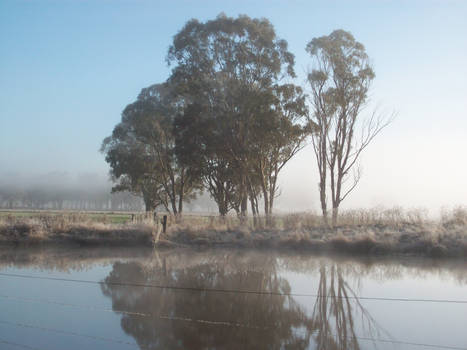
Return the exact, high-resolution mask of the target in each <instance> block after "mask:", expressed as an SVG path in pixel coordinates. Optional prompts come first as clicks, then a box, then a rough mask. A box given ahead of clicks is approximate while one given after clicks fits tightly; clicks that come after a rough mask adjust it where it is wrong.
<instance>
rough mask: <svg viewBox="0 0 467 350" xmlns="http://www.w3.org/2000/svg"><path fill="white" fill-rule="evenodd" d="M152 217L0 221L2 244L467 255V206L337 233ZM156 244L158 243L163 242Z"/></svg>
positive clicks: (345, 225) (369, 222) (401, 215)
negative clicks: (435, 215)
mask: <svg viewBox="0 0 467 350" xmlns="http://www.w3.org/2000/svg"><path fill="white" fill-rule="evenodd" d="M161 229H162V227H161V225H160V223H157V222H156V223H154V222H153V221H152V218H148V219H144V220H138V222H134V223H132V222H127V223H124V224H117V223H112V222H111V221H110V220H107V221H105V220H100V221H98V220H96V219H95V218H94V217H92V216H90V215H89V214H57V213H53V215H52V214H51V215H47V214H45V213H42V214H41V215H39V216H12V215H10V216H1V217H0V243H3V244H10V243H14V244H34V243H78V244H81V245H85V244H87V245H89V244H95V245H99V244H100V245H121V246H127V245H141V246H152V245H195V246H235V247H262V248H274V249H281V248H292V249H300V250H308V251H315V252H329V251H332V252H341V253H348V254H356V255H363V254H368V255H382V254H404V255H407V254H408V255H425V256H434V257H440V256H457V257H467V208H464V207H458V208H455V209H453V210H450V211H445V212H443V213H442V215H441V217H440V219H438V220H433V219H429V218H428V217H427V215H426V213H424V212H423V211H420V210H418V211H417V210H412V211H404V210H401V209H398V208H395V209H388V210H376V209H374V210H352V211H345V212H342V214H341V216H340V218H339V222H338V224H337V225H336V227H334V228H330V227H327V226H325V225H324V224H323V221H322V218H321V217H320V216H319V215H316V214H310V213H297V214H288V215H281V216H275V217H273V218H270V219H269V220H266V219H265V218H264V217H260V218H256V219H254V218H251V217H249V218H248V219H247V220H244V221H241V220H239V219H238V218H237V217H233V216H231V217H230V216H229V217H226V218H220V217H214V216H211V217H206V216H193V215H185V216H184V217H183V218H182V219H179V220H175V219H174V218H169V222H168V229H167V232H166V233H165V234H161V235H159V233H160V231H161ZM156 241H157V242H156Z"/></svg>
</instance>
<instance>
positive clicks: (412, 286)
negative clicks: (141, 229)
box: [0, 248, 467, 350]
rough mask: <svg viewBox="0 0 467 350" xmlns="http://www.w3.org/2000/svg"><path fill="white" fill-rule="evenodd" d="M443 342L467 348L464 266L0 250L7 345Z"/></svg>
mask: <svg viewBox="0 0 467 350" xmlns="http://www.w3.org/2000/svg"><path fill="white" fill-rule="evenodd" d="M167 286H168V287H171V288H162V287H167ZM435 300H436V301H435ZM439 300H444V302H439ZM454 301H457V302H454ZM459 301H464V303H462V302H459ZM423 344H424V345H423ZM430 346H431V347H430ZM442 346H444V347H445V348H460V349H467V263H466V262H464V261H459V260H457V261H436V260H427V259H415V258H404V259H402V258H399V259H396V260H394V259H393V260H390V259H351V258H343V257H324V256H312V255H299V254H293V253H283V252H282V253H280V252H267V251H262V250H260V251H254V250H247V251H245V250H242V251H240V250H203V251H197V250H189V249H183V250H168V251H162V252H155V251H153V250H151V249H147V250H141V249H115V248H114V249H102V248H100V249H97V248H96V249H87V248H83V249H71V250H70V249H64V248H61V249H59V248H48V249H4V248H3V249H0V349H19V348H25V349H47V350H55V349H331V350H332V349H433V348H442Z"/></svg>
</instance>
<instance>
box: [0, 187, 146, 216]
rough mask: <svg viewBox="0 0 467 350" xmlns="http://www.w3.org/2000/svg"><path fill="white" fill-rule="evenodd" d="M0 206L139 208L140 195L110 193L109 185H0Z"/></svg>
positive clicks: (23, 207)
mask: <svg viewBox="0 0 467 350" xmlns="http://www.w3.org/2000/svg"><path fill="white" fill-rule="evenodd" d="M0 208H2V209H48V210H113V211H118V210H121V211H139V210H141V209H142V208H143V202H142V200H141V198H140V197H138V196H135V195H133V194H131V193H129V192H119V193H110V191H109V190H108V188H102V189H99V190H92V191H89V190H85V189H81V188H64V189H57V188H51V187H44V186H42V185H36V186H26V187H19V186H11V185H10V186H0Z"/></svg>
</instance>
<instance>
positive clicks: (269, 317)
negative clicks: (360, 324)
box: [102, 254, 378, 350]
mask: <svg viewBox="0 0 467 350" xmlns="http://www.w3.org/2000/svg"><path fill="white" fill-rule="evenodd" d="M179 258H180V257H179ZM182 260H185V261H187V260H189V259H187V257H182V258H181V259H177V257H171V256H168V257H166V258H162V259H155V260H154V261H152V262H151V263H149V264H148V263H141V262H117V263H115V264H114V265H113V269H112V271H111V273H110V274H109V276H108V277H107V278H106V279H105V281H104V282H105V283H104V284H103V285H102V290H103V293H104V294H105V295H106V296H108V297H111V298H112V307H113V310H115V311H117V312H118V311H129V312H131V313H132V314H128V313H122V320H121V326H122V328H123V330H124V331H125V332H126V333H127V334H129V335H131V336H132V337H134V339H135V340H136V341H137V343H138V345H139V346H140V347H141V348H142V349H187V348H189V349H239V348H242V349H308V348H311V349H315V348H316V349H320V350H321V349H355V350H356V349H360V347H359V343H358V341H357V339H356V338H355V335H356V334H355V317H354V314H355V313H358V314H359V315H361V316H362V318H361V321H364V322H366V323H367V324H368V330H369V332H374V331H375V330H377V329H378V328H377V326H376V323H375V322H374V320H373V319H372V318H371V316H370V315H369V314H368V312H367V311H366V310H365V309H364V308H363V306H362V305H361V304H360V302H359V301H358V300H353V299H352V300H349V299H347V297H348V296H355V293H354V292H353V291H352V289H351V288H350V286H349V285H348V284H347V283H346V282H345V280H344V277H343V274H342V272H341V270H340V268H339V267H338V266H336V265H331V266H325V265H323V266H321V267H320V268H319V286H318V296H317V298H316V300H315V305H314V308H313V312H312V314H311V315H309V314H307V313H306V311H305V309H304V307H303V306H302V305H300V304H299V303H298V302H297V301H296V300H295V299H294V298H293V297H292V296H287V295H265V294H248V293H231V292H214V291H193V290H176V289H175V290H174V289H161V288H154V287H141V286H128V285H123V284H120V285H119V284H118V283H125V282H135V283H140V284H153V285H168V286H180V287H183V286H185V287H195V288H201V289H224V290H226V289H227V290H255V291H259V290H261V291H265V292H271V293H280V294H287V293H290V292H291V288H290V285H289V282H288V281H287V279H286V278H284V277H282V276H280V275H279V274H278V272H277V270H278V268H277V265H278V263H277V259H276V258H275V257H270V256H268V255H266V254H259V255H256V254H249V255H248V256H247V257H245V256H242V257H241V258H238V257H236V256H233V257H232V256H225V255H221V256H216V255H214V256H210V257H208V258H205V259H201V260H199V261H194V262H190V263H188V264H186V263H183V262H182ZM253 267H254V270H252V268H253ZM310 301H311V300H310ZM137 313H141V314H146V315H137ZM148 314H150V315H148ZM217 322H221V323H217ZM216 323H217V324H216Z"/></svg>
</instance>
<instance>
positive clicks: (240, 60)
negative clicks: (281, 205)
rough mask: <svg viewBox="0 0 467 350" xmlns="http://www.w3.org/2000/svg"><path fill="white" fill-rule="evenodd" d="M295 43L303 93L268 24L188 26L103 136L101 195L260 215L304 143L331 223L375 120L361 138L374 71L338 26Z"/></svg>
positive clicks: (269, 207) (225, 20) (174, 209)
mask: <svg viewBox="0 0 467 350" xmlns="http://www.w3.org/2000/svg"><path fill="white" fill-rule="evenodd" d="M306 49H307V51H308V52H309V54H310V56H311V58H312V63H313V69H312V70H310V72H309V75H308V83H309V86H308V87H309V90H310V94H309V95H306V94H305V93H304V90H303V88H302V87H300V86H298V85H295V84H293V83H291V81H292V79H293V78H295V71H294V55H293V54H292V53H291V52H290V51H289V50H288V44H287V42H286V41H285V40H283V39H280V38H278V37H277V36H276V33H275V31H274V28H273V26H272V24H271V23H270V22H269V21H268V20H267V19H252V18H250V17H248V16H244V15H243V16H239V17H237V18H230V17H227V16H225V15H223V14H221V15H219V16H218V17H217V18H216V19H214V20H210V21H207V22H204V23H202V22H199V21H198V20H196V19H192V20H190V21H188V22H187V23H186V24H185V26H184V27H183V28H182V30H181V31H180V32H178V33H177V34H176V35H175V37H174V39H173V43H172V45H171V46H170V48H169V50H168V55H167V62H168V64H169V65H171V66H172V67H173V69H172V73H171V75H170V77H169V78H168V79H167V81H165V82H162V83H158V84H154V85H151V86H149V87H147V88H144V89H142V91H141V93H140V94H139V96H138V97H137V99H136V101H135V102H133V103H131V104H129V105H128V106H127V107H126V108H125V109H124V111H123V113H122V120H121V122H120V123H119V124H117V125H116V126H115V128H114V130H113V132H112V135H111V136H109V137H107V138H105V139H104V141H103V144H102V148H101V151H102V152H103V153H104V154H105V157H106V161H107V162H108V163H109V165H110V174H111V177H112V179H113V181H114V183H115V186H114V187H113V189H112V191H113V192H119V191H129V192H131V193H133V194H135V195H139V196H141V197H142V198H143V200H144V203H145V208H146V210H147V211H152V210H154V209H155V208H157V207H163V208H164V209H165V210H167V211H169V212H171V213H173V214H174V215H176V216H180V215H181V214H182V212H183V206H184V203H187V202H189V201H190V200H192V199H193V198H195V197H196V196H197V194H199V193H201V192H202V191H205V192H207V193H209V195H210V196H211V198H212V199H213V200H214V201H215V202H216V204H217V207H218V211H219V214H220V215H221V216H225V215H226V214H227V213H228V212H229V211H231V210H233V211H235V212H236V213H237V215H238V216H239V217H240V218H244V217H245V216H246V215H247V211H248V207H249V208H250V210H251V213H252V214H253V216H255V217H256V216H257V215H259V214H260V213H261V212H263V213H264V215H265V216H266V217H269V216H270V215H271V214H272V212H273V208H274V203H275V199H276V198H277V196H278V195H279V192H280V191H279V188H278V176H279V173H280V172H281V170H282V169H283V168H284V166H285V164H287V162H288V161H289V160H290V159H291V158H292V157H293V156H294V155H295V154H297V152H298V151H300V150H301V149H302V148H303V147H304V146H305V142H306V140H307V139H309V138H310V139H311V140H312V145H313V147H314V150H315V154H316V161H317V166H318V170H319V174H320V184H319V189H320V200H321V207H322V211H323V217H324V219H325V221H326V222H327V212H328V197H329V195H331V206H332V213H333V217H332V218H333V223H335V219H336V218H337V214H338V207H339V204H340V203H341V202H342V200H343V199H344V198H345V197H346V196H347V195H348V193H349V192H350V191H351V190H352V189H353V188H354V187H355V185H356V183H357V182H358V179H359V173H355V176H354V182H353V184H352V185H351V186H350V188H347V189H344V186H343V185H344V183H345V182H346V180H347V177H348V174H349V171H350V170H351V169H353V167H354V165H355V164H356V162H357V159H358V157H359V155H360V153H361V151H362V150H363V149H364V148H365V147H366V146H367V145H368V143H369V142H370V141H371V140H372V139H373V137H374V136H375V135H376V134H377V133H378V132H379V131H380V130H381V129H382V128H383V127H384V126H385V125H386V123H385V122H383V121H382V120H381V119H379V118H376V117H375V118H372V119H371V120H369V122H368V123H366V124H365V128H364V133H363V134H358V133H357V130H356V127H357V125H358V123H357V116H358V115H359V114H360V112H361V109H362V108H363V106H364V105H365V102H366V100H367V92H368V89H369V86H370V82H371V80H372V79H373V77H374V72H373V70H372V68H371V67H370V64H369V62H368V57H367V55H366V53H365V50H364V47H363V45H362V44H360V43H358V42H356V41H355V39H354V38H353V36H352V35H351V34H350V33H348V32H345V31H343V30H337V31H334V32H333V33H331V35H329V36H326V37H320V38H315V39H313V40H312V41H310V42H309V43H308V45H307V48H306ZM365 132H366V133H365ZM361 135H363V136H361ZM360 136H361V137H362V138H361V139H357V138H359V137H360Z"/></svg>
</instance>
